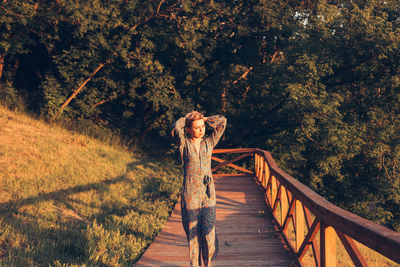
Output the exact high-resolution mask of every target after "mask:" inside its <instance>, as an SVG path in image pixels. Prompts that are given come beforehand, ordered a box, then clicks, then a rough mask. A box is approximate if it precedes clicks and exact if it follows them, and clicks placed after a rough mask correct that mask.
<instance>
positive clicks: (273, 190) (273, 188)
mask: <svg viewBox="0 0 400 267" xmlns="http://www.w3.org/2000/svg"><path fill="white" fill-rule="evenodd" d="M276 195H277V187H276V178H275V176H273V175H272V176H271V207H273V206H274V204H275V201H276Z"/></svg>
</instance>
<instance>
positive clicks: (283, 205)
mask: <svg viewBox="0 0 400 267" xmlns="http://www.w3.org/2000/svg"><path fill="white" fill-rule="evenodd" d="M281 187H282V188H281V221H282V225H283V222H284V221H285V218H286V216H287V213H288V209H289V201H288V198H287V193H286V188H285V187H284V186H283V185H281ZM283 231H284V233H285V235H287V228H286V229H283Z"/></svg>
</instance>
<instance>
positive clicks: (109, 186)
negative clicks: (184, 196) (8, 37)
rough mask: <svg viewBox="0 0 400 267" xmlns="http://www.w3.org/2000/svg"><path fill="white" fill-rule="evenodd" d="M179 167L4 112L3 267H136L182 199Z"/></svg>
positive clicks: (0, 114) (0, 164)
mask: <svg viewBox="0 0 400 267" xmlns="http://www.w3.org/2000/svg"><path fill="white" fill-rule="evenodd" d="M180 177H181V175H180V172H179V167H178V166H176V165H175V164H174V163H171V162H169V161H168V160H167V159H152V158H149V157H146V156H144V155H142V153H140V152H139V151H137V152H129V151H127V150H125V149H122V146H121V147H120V148H118V147H111V146H108V145H105V144H104V143H102V142H100V141H98V140H95V139H92V138H88V137H86V136H84V135H79V134H76V133H71V132H69V131H66V130H65V129H63V128H61V127H57V126H51V127H50V126H49V125H47V124H46V123H44V122H42V121H38V120H34V119H32V118H30V117H28V116H25V115H23V114H18V113H14V112H11V111H9V110H7V109H5V108H4V107H2V106H0V265H2V266H92V265H96V266H98V265H104V266H126V265H128V266H131V265H133V264H134V262H136V261H137V260H138V258H139V257H140V256H141V254H142V253H143V251H144V249H145V248H146V247H147V246H148V245H149V243H150V242H151V241H152V240H153V239H154V237H155V236H156V234H157V233H158V231H159V230H160V229H161V228H162V226H163V224H164V223H165V221H166V220H167V218H168V217H169V214H170V211H171V210H172V207H173V204H174V203H175V201H176V200H177V198H178V192H179V186H180Z"/></svg>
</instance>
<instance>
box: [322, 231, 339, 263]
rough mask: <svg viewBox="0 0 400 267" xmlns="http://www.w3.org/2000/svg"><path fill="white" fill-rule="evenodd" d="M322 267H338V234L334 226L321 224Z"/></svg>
mask: <svg viewBox="0 0 400 267" xmlns="http://www.w3.org/2000/svg"><path fill="white" fill-rule="evenodd" d="M320 238H321V239H320V242H321V244H320V248H321V267H336V233H335V229H334V228H333V227H332V226H327V225H325V224H324V223H321V229H320Z"/></svg>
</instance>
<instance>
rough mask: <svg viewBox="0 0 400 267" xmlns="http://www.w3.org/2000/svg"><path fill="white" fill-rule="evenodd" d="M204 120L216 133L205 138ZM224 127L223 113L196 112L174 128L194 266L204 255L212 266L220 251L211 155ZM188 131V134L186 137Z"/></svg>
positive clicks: (190, 251)
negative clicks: (205, 113) (216, 225)
mask: <svg viewBox="0 0 400 267" xmlns="http://www.w3.org/2000/svg"><path fill="white" fill-rule="evenodd" d="M205 123H207V124H208V125H209V126H210V127H212V128H213V132H212V133H211V134H210V136H208V137H206V138H203V137H204V133H205ZM225 128H226V119H225V118H224V117H223V116H221V115H216V116H210V117H204V116H203V115H202V114H201V113H199V112H197V111H193V112H191V113H188V114H186V116H185V117H182V118H180V119H179V120H178V121H176V122H175V125H174V127H173V130H172V136H173V137H174V138H175V139H176V141H177V143H178V144H179V150H180V153H181V157H182V164H183V175H184V178H183V185H182V195H181V207H182V224H183V228H184V229H185V232H186V236H187V239H188V242H189V255H190V265H191V266H200V265H201V258H203V261H204V265H205V266H211V260H212V259H214V258H215V256H216V254H217V252H218V240H217V235H216V232H215V219H216V200H215V187H214V181H213V178H212V173H211V154H212V150H213V148H214V147H215V145H216V144H217V143H218V141H219V139H220V138H221V136H222V134H223V133H224V131H225ZM185 130H186V132H187V133H188V135H189V137H186V136H185Z"/></svg>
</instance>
